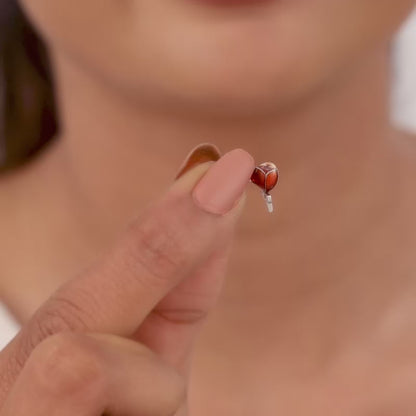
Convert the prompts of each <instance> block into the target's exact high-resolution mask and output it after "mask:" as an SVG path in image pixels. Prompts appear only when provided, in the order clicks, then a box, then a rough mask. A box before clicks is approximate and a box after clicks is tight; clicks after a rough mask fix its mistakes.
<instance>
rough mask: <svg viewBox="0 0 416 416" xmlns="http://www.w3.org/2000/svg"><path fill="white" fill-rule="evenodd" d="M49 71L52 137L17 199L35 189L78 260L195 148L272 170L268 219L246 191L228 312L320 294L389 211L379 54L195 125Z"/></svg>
mask: <svg viewBox="0 0 416 416" xmlns="http://www.w3.org/2000/svg"><path fill="white" fill-rule="evenodd" d="M55 66H56V68H55V70H56V73H57V77H56V82H57V91H58V97H59V100H58V102H59V106H60V109H61V124H62V126H63V128H62V133H61V135H60V137H59V138H58V140H57V141H56V143H55V144H54V145H53V146H51V148H50V149H49V151H47V152H45V153H44V155H43V157H40V158H39V159H38V160H37V161H36V162H35V163H34V164H33V165H31V166H32V167H31V169H29V170H28V171H27V172H28V173H27V176H28V177H29V178H30V177H31V178H32V179H26V180H25V181H23V182H22V183H24V184H26V185H25V186H22V187H21V199H22V200H23V201H24V200H25V198H26V200H27V195H29V194H28V193H27V188H28V187H30V189H31V190H32V191H33V190H34V189H36V192H37V195H38V198H37V200H36V201H31V202H30V203H31V205H33V204H39V206H38V211H37V210H36V208H35V209H34V210H33V212H34V214H33V215H36V212H38V213H39V215H42V218H48V216H46V215H45V214H47V213H45V209H47V210H51V213H50V214H51V218H53V219H54V220H55V221H57V222H59V223H60V227H61V230H62V232H65V235H66V238H67V239H69V240H70V241H73V242H74V243H73V247H80V248H79V250H83V251H85V253H88V255H89V254H90V253H94V252H95V251H96V250H98V251H99V250H100V249H102V247H103V246H106V245H108V244H110V243H111V242H112V241H113V239H114V237H115V235H116V234H118V233H119V232H120V230H121V229H122V227H123V226H124V225H125V224H126V223H127V222H128V221H129V220H130V218H131V217H132V216H133V215H135V214H136V213H137V211H138V210H140V207H142V206H143V205H144V204H147V203H148V201H150V200H152V199H154V198H156V197H157V196H158V194H159V193H160V192H163V190H164V189H165V188H166V187H167V186H169V183H170V182H171V181H172V180H173V178H174V175H175V173H176V170H177V169H178V167H179V165H180V164H181V162H182V159H183V158H184V157H185V155H186V154H187V153H188V152H189V150H190V149H191V148H192V147H193V146H195V145H196V144H198V143H200V142H212V143H215V144H216V145H217V146H218V147H219V148H220V149H221V150H222V151H223V152H225V151H227V150H230V149H232V148H234V147H243V148H245V149H246V150H248V151H249V152H250V153H252V154H253V156H254V157H255V159H256V160H257V161H258V162H264V161H268V160H270V161H272V162H275V163H276V164H277V165H278V166H279V170H280V173H281V181H280V183H279V185H278V187H277V188H276V190H275V192H274V195H273V196H274V200H275V203H276V205H277V213H276V215H269V214H268V213H267V212H266V210H265V207H264V206H263V203H264V202H263V200H262V198H261V196H260V195H259V193H258V190H257V189H255V188H254V186H253V187H252V188H251V189H250V190H249V194H250V195H249V198H248V200H247V204H246V210H245V213H244V216H243V218H242V220H241V223H240V224H239V229H238V239H237V242H236V245H235V257H234V258H233V259H232V264H231V267H232V270H233V271H235V273H238V274H241V275H242V276H241V277H239V276H237V277H236V278H235V279H232V280H230V281H229V282H227V286H226V289H225V294H224V299H227V302H228V304H229V305H231V306H233V305H234V306H238V305H241V306H243V305H244V303H245V302H247V300H248V299H250V302H251V303H252V304H256V302H257V304H264V303H265V302H266V303H267V299H268V297H270V296H269V295H270V293H272V292H273V293H274V294H276V293H279V294H278V295H276V296H278V297H279V300H277V298H276V296H274V297H273V299H270V305H271V304H275V303H276V302H280V300H282V302H283V303H284V301H283V299H284V298H285V297H287V296H288V294H289V293H292V294H293V293H299V291H300V290H303V289H305V288H309V286H310V284H311V282H312V281H313V283H314V284H315V285H316V286H317V287H319V285H320V284H322V283H323V282H324V283H325V284H326V283H328V280H329V278H330V276H329V275H330V274H333V267H332V266H334V263H333V261H334V258H337V256H338V255H340V256H342V253H345V251H346V250H354V249H353V247H354V244H355V243H354V242H356V241H358V240H360V238H361V239H363V238H364V239H365V235H366V230H367V229H368V228H370V229H371V228H372V227H373V225H374V220H375V219H376V220H380V217H381V216H385V215H388V211H389V209H391V204H389V201H391V200H392V199H391V198H394V197H395V196H394V195H395V194H394V192H395V191H394V190H395V180H396V178H397V177H398V176H397V175H398V174H399V172H398V161H399V158H398V157H397V153H396V151H395V150H394V146H395V145H394V143H393V141H392V140H391V139H392V137H393V135H394V133H393V130H392V129H391V127H390V125H389V75H390V74H389V64H388V58H387V54H386V53H385V52H384V51H379V52H375V53H374V56H371V57H369V58H368V59H367V60H366V61H363V62H362V63H361V64H360V65H357V66H356V68H351V69H350V71H349V72H348V73H347V71H346V73H344V74H340V75H339V78H338V80H337V82H334V81H331V80H329V81H328V85H326V86H325V87H322V88H320V90H319V91H318V90H317V91H316V92H314V93H313V94H310V96H309V97H308V98H307V99H305V100H303V103H302V105H298V104H294V105H293V106H292V107H291V108H290V109H285V110H282V109H277V110H276V111H275V113H274V114H272V113H270V114H268V115H267V116H263V117H260V116H258V115H257V116H256V117H251V118H250V117H246V118H238V117H233V118H228V119H227V118H226V117H224V116H223V117H221V118H220V117H215V116H214V115H211V116H206V117H202V116H200V115H199V116H197V115H195V114H193V113H192V110H191V109H190V110H189V112H188V113H187V115H186V116H185V115H184V114H183V113H182V114H180V111H178V109H173V108H163V109H161V108H157V105H156V104H155V103H153V104H152V106H150V105H147V104H146V103H145V102H144V100H143V101H141V102H137V101H136V102H134V101H133V99H131V98H128V97H125V96H124V97H123V96H122V95H121V94H118V93H116V92H115V91H114V90H112V88H111V87H110V86H109V84H108V83H105V82H101V81H100V80H99V77H96V76H94V74H90V73H87V72H86V71H82V69H81V68H80V67H77V66H76V65H74V64H73V63H72V62H68V61H67V60H65V59H63V58H62V57H59V56H58V57H55ZM22 178H23V175H22ZM51 195H53V196H51ZM45 201H48V202H49V203H47V204H45ZM45 207H46V208H45ZM382 207H383V208H382ZM375 212H377V215H376V216H375V215H374V213H375ZM32 223H33V221H32ZM55 226H56V225H55ZM76 242H79V244H78V245H77V243H76ZM348 242H349V243H350V244H349V245H348ZM346 244H347V245H348V246H346ZM76 250H77V249H76V248H74V253H73V254H71V255H73V256H74V258H76V257H77V255H78V254H77V253H76ZM328 250H329V251H330V257H328ZM243 253H244V255H242V254H243ZM88 255H85V258H87V257H88ZM300 256H301V257H302V259H303V260H304V262H300ZM344 257H345V254H344ZM344 257H343V258H344ZM79 258H83V254H80V255H79ZM68 261H69V260H68ZM346 261H350V260H349V259H347V260H346ZM252 265H255V266H254V268H255V269H253V267H252ZM324 265H325V267H324ZM323 269H327V270H328V273H329V274H328V275H327V274H326V272H324V270H323ZM331 270H332V271H331ZM345 270H348V267H346V268H345ZM248 271H249V272H250V273H248ZM253 273H254V274H255V275H256V277H255V279H253ZM244 274H245V275H244ZM339 274H340V275H342V269H339ZM311 276H313V278H312V280H311ZM337 279H342V276H337ZM302 288H303V289H302ZM309 289H310V288H309ZM309 289H308V290H309ZM253 294H255V295H258V297H257V298H256V296H254V297H253ZM256 299H257V300H256Z"/></svg>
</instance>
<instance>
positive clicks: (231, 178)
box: [192, 149, 255, 215]
mask: <svg viewBox="0 0 416 416" xmlns="http://www.w3.org/2000/svg"><path fill="white" fill-rule="evenodd" d="M254 167H255V163H254V159H253V157H252V156H251V155H250V154H249V153H247V152H246V151H245V150H243V149H234V150H231V152H228V153H226V154H225V155H224V156H223V157H222V158H221V159H219V160H218V161H217V162H215V163H214V164H213V165H212V166H211V167H210V168H209V170H208V171H207V172H206V174H205V175H204V176H203V177H202V178H201V180H200V181H199V182H198V183H197V185H196V186H195V188H194V190H193V192H192V196H193V199H194V202H195V203H196V204H197V205H198V206H199V207H200V208H202V209H203V210H205V211H208V212H210V213H213V214H220V215H224V214H226V213H227V212H228V211H230V210H231V209H232V208H233V207H234V205H235V204H236V203H237V202H238V200H239V199H240V198H241V196H242V195H243V193H244V190H245V188H246V186H247V184H248V183H249V182H250V177H251V175H252V173H253V170H254Z"/></svg>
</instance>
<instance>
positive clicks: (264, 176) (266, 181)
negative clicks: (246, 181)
mask: <svg viewBox="0 0 416 416" xmlns="http://www.w3.org/2000/svg"><path fill="white" fill-rule="evenodd" d="M278 179H279V171H278V169H277V166H276V165H275V164H274V163H272V162H265V163H262V164H260V165H258V166H256V168H255V169H254V172H253V174H252V175H251V182H253V183H254V184H255V185H257V186H258V187H259V188H260V189H261V190H262V192H263V197H264V199H265V201H266V205H267V210H268V211H269V212H273V202H272V196H271V195H270V194H269V192H270V191H271V190H272V189H273V188H274V187H275V186H276V184H277V181H278Z"/></svg>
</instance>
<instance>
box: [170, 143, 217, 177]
mask: <svg viewBox="0 0 416 416" xmlns="http://www.w3.org/2000/svg"><path fill="white" fill-rule="evenodd" d="M220 157H221V153H220V151H219V149H218V147H217V146H215V145H213V144H211V143H201V144H199V145H198V146H196V147H194V148H193V149H192V150H191V151H190V152H189V153H188V156H186V158H185V160H184V162H183V163H182V165H181V167H180V168H179V171H178V173H177V174H176V177H175V179H178V178H179V177H181V176H182V175H183V174H184V173H185V172H187V171H188V170H191V169H192V168H193V167H195V166H196V165H199V164H201V163H205V162H209V161H214V162H216V161H217V160H218V159H219V158H220Z"/></svg>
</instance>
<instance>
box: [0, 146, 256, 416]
mask: <svg viewBox="0 0 416 416" xmlns="http://www.w3.org/2000/svg"><path fill="white" fill-rule="evenodd" d="M253 169H254V162H253V159H252V158H251V156H250V155H249V154H248V153H246V152H245V151H243V150H241V149H236V150H234V151H232V152H229V153H227V154H226V155H224V156H223V157H222V158H221V159H220V160H219V161H218V162H216V163H215V164H213V162H209V163H203V164H201V165H199V166H197V167H195V168H194V169H192V170H191V171H189V172H187V173H186V174H185V175H183V176H181V178H180V179H178V180H177V181H176V182H175V183H174V184H173V185H172V187H171V188H170V189H169V191H168V192H167V193H166V194H165V195H164V196H163V197H162V198H161V199H160V200H159V201H158V202H157V203H155V204H153V205H152V206H149V207H148V208H147V209H146V210H145V212H144V213H143V214H142V215H141V216H140V218H138V219H136V220H135V221H134V222H133V223H132V224H131V226H130V227H129V228H128V230H127V231H126V233H125V234H124V235H123V236H122V238H121V239H120V241H119V242H118V244H117V245H116V246H114V248H113V249H112V250H111V251H110V252H108V253H107V254H106V255H105V256H103V257H102V258H101V259H100V261H98V262H96V263H95V264H94V265H93V266H92V267H90V268H89V270H87V271H85V272H83V273H82V274H81V275H80V276H78V277H76V278H74V279H72V280H70V281H68V282H67V283H66V284H65V285H63V286H62V287H61V288H59V289H58V290H57V291H56V292H55V293H54V294H53V295H52V296H51V297H50V298H49V300H47V301H46V302H45V303H44V304H43V305H42V306H41V307H40V308H39V309H38V311H37V312H36V313H35V314H34V315H33V317H32V319H31V320H30V321H29V322H28V323H27V324H26V325H25V326H24V327H23V328H22V330H21V331H20V332H19V334H18V335H17V336H16V337H15V338H14V339H13V340H12V342H10V343H9V344H8V345H7V347H6V348H5V349H4V350H3V351H2V352H1V353H0V408H1V411H0V415H1V416H27V415H31V416H41V415H42V416H44V415H48V416H53V415H60V416H66V415H68V416H69V415H71V416H72V415H79V416H92V415H101V414H111V415H123V416H124V415H127V416H128V415H131V416H133V415H134V416H137V415H141V416H156V415H157V416H164V415H166V416H171V415H173V414H175V415H179V414H180V415H181V416H182V415H184V414H186V413H187V410H186V391H187V381H188V375H189V370H190V358H191V353H192V344H193V340H194V338H195V335H196V333H197V330H198V328H199V327H200V325H201V323H202V322H203V320H204V318H205V317H206V315H207V313H208V311H209V310H210V308H211V307H212V306H213V305H214V303H215V301H216V299H217V297H218V295H219V292H220V288H221V284H222V280H223V277H224V274H225V273H224V272H225V266H226V262H227V253H228V251H229V247H230V244H231V241H232V234H233V229H234V225H235V222H236V219H237V217H238V215H239V213H240V211H241V207H242V205H243V204H242V201H243V200H244V189H245V186H246V184H247V183H249V179H250V175H251V173H252V171H253ZM207 171H208V172H207ZM201 177H202V179H201ZM195 184H196V186H195ZM242 196H243V198H242ZM223 214H224V215H223ZM63 237H64V236H63Z"/></svg>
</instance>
